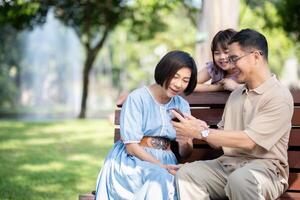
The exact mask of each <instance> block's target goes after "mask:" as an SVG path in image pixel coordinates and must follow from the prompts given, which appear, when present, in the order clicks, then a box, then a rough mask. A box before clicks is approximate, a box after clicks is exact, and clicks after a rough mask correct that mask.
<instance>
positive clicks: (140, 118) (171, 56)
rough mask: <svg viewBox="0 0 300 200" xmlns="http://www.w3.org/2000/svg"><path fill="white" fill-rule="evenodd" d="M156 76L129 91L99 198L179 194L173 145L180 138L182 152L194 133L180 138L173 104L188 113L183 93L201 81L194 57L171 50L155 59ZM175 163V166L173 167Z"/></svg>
mask: <svg viewBox="0 0 300 200" xmlns="http://www.w3.org/2000/svg"><path fill="white" fill-rule="evenodd" d="M154 78H155V82H156V83H154V84H152V85H150V86H144V87H142V88H139V89H136V90H134V91H133V92H131V93H130V94H129V95H128V97H127V98H126V101H125V103H124V104H123V106H122V110H121V119H120V134H121V140H119V141H117V142H116V143H115V144H114V146H113V148H112V150H111V151H110V152H109V154H108V156H107V158H106V160H105V162H104V165H103V167H102V169H101V171H100V173H99V176H98V180H97V186H96V199H101V200H106V199H157V200H164V199H177V196H176V191H175V187H174V176H173V175H172V174H171V173H172V172H174V171H173V170H174V166H173V165H174V164H177V159H176V157H175V155H174V153H173V152H172V151H171V149H170V141H172V140H176V141H177V142H178V146H179V154H180V155H181V156H186V155H188V154H189V153H190V152H191V151H192V140H191V139H190V138H186V137H181V138H176V132H175V130H174V128H173V126H172V124H171V119H172V115H171V112H170V110H172V109H177V110H180V111H181V112H182V113H184V114H190V108H189V104H188V102H187V101H185V100H184V99H183V98H182V97H181V96H179V94H181V93H184V94H185V95H189V94H190V93H192V91H193V90H194V88H195V86H196V84H197V68H196V64H195V62H194V60H193V58H192V57H191V56H190V55H189V54H187V53H185V52H182V51H171V52H169V53H168V54H166V55H165V56H164V57H163V58H162V59H161V60H160V61H159V63H158V64H157V66H156V68H155V74H154ZM172 166H173V167H172Z"/></svg>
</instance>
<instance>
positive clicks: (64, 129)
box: [0, 120, 114, 200]
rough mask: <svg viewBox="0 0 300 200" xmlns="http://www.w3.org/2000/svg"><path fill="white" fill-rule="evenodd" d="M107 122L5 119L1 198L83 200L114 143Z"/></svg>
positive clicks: (1, 124) (0, 135)
mask: <svg viewBox="0 0 300 200" xmlns="http://www.w3.org/2000/svg"><path fill="white" fill-rule="evenodd" d="M113 129H114V127H113V125H112V124H111V123H109V122H108V121H107V120H69V121H58V122H20V121H1V120H0V199H1V200H6V199H13V200H19V199H24V200H25V199H26V200H31V199H34V200H35V199H37V200H38V199H55V200H57V199H72V200H74V199H78V194H79V193H87V192H90V191H91V190H94V188H95V183H96V178H97V175H98V172H99V169H100V167H101V166H102V164H103V160H104V159H105V156H106V154H107V153H108V151H109V149H110V148H111V146H112V144H113Z"/></svg>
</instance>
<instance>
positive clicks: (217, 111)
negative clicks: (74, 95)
mask: <svg viewBox="0 0 300 200" xmlns="http://www.w3.org/2000/svg"><path fill="white" fill-rule="evenodd" d="M120 112H121V111H120V110H119V109H118V110H115V125H119V124H120ZM191 112H192V115H193V116H196V117H197V118H198V119H201V120H204V121H206V122H207V123H208V124H209V125H217V124H218V122H219V121H220V120H221V118H222V114H223V108H208V107H204V108H191ZM298 116H300V107H299V108H295V109H294V114H293V118H292V125H293V126H299V127H300V117H298Z"/></svg>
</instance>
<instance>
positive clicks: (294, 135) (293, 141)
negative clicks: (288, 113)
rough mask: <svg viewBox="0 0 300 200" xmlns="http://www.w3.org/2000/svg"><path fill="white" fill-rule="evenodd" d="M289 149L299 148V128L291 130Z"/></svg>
mask: <svg viewBox="0 0 300 200" xmlns="http://www.w3.org/2000/svg"><path fill="white" fill-rule="evenodd" d="M289 146H290V147H300V128H292V130H291V133H290V140H289Z"/></svg>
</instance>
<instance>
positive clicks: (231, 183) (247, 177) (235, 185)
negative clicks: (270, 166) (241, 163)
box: [225, 169, 258, 196]
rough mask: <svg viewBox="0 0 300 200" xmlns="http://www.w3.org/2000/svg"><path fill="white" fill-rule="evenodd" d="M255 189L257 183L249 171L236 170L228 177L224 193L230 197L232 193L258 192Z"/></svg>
mask: <svg viewBox="0 0 300 200" xmlns="http://www.w3.org/2000/svg"><path fill="white" fill-rule="evenodd" d="M257 187H258V182H257V180H256V179H255V177H254V176H253V175H252V174H251V172H250V171H249V170H246V169H237V170H235V171H234V172H232V173H231V174H230V175H229V176H228V179H227V184H226V186H225V191H226V193H227V194H228V195H229V196H231V195H230V194H233V193H248V192H258V190H257Z"/></svg>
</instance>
